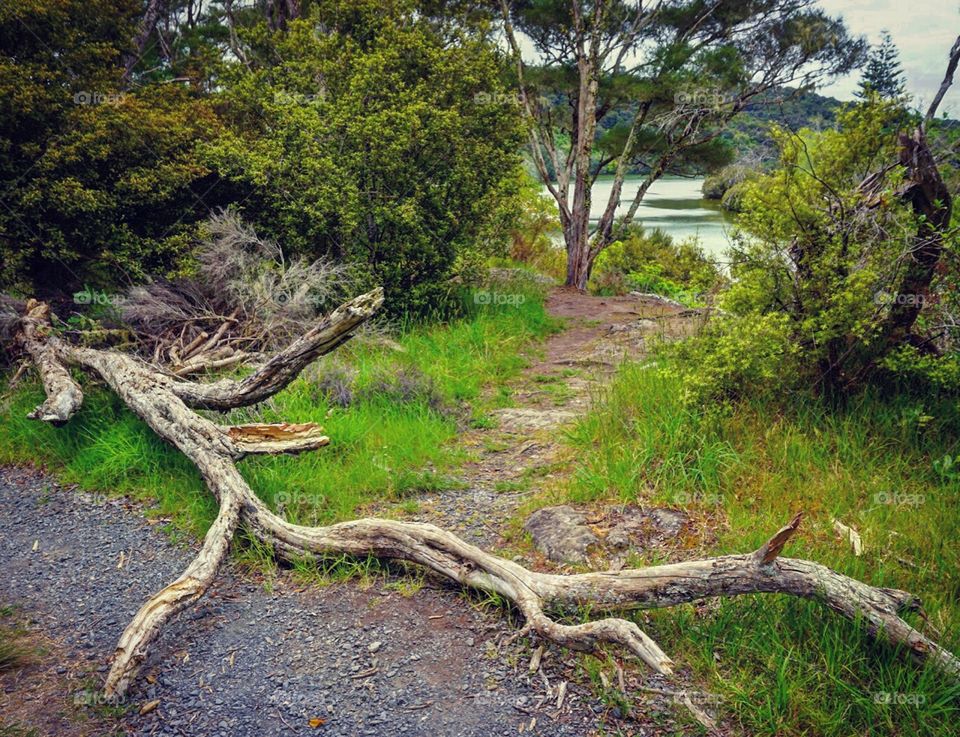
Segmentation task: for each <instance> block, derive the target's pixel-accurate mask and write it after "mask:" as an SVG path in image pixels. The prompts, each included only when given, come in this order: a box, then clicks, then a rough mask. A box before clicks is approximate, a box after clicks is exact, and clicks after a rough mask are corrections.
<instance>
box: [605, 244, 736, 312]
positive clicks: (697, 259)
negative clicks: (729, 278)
mask: <svg viewBox="0 0 960 737" xmlns="http://www.w3.org/2000/svg"><path fill="white" fill-rule="evenodd" d="M591 279H592V280H591V284H590V288H591V291H593V292H594V293H595V294H602V295H611V294H623V293H625V292H627V291H631V290H636V291H641V292H653V293H656V294H660V295H663V296H665V297H670V298H672V299H679V300H681V301H684V302H689V303H691V304H692V303H699V302H700V301H701V300H702V298H703V296H704V295H705V294H706V293H708V292H711V291H715V290H716V289H718V288H719V287H720V286H721V285H722V284H723V283H724V282H725V278H724V276H723V274H722V272H721V271H720V268H719V266H718V265H717V264H716V263H715V262H714V261H712V260H711V259H709V258H708V257H707V256H706V255H704V253H703V251H702V250H700V248H699V247H697V245H696V244H695V243H692V242H689V241H683V242H680V243H676V242H674V240H673V238H671V237H670V236H669V235H667V234H666V233H664V232H663V231H662V230H659V229H656V230H653V231H650V232H645V231H644V230H643V229H642V228H639V227H635V228H632V229H631V231H630V234H629V235H628V237H627V238H626V239H624V240H622V241H617V242H615V243H613V244H612V245H610V246H609V247H608V248H606V249H604V250H603V251H602V252H601V253H600V255H599V256H598V257H597V260H596V262H595V264H594V267H593V274H592V277H591Z"/></svg>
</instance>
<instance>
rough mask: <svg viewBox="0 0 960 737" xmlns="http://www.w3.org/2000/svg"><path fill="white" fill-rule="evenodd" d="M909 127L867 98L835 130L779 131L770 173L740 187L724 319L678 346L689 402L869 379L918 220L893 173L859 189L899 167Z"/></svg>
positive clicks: (828, 390) (899, 113) (839, 386)
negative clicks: (693, 369)
mask: <svg viewBox="0 0 960 737" xmlns="http://www.w3.org/2000/svg"><path fill="white" fill-rule="evenodd" d="M906 121H907V116H906V113H905V112H904V110H903V108H902V107H900V105H899V104H898V103H896V102H889V101H883V100H879V99H877V98H876V97H874V98H872V99H871V100H869V101H868V102H866V103H863V104H859V105H857V106H854V107H852V108H850V109H848V110H846V111H844V112H843V113H842V114H841V115H840V128H839V130H830V131H824V132H820V133H815V132H813V131H808V130H804V131H800V132H799V133H798V134H790V133H787V132H785V131H780V132H778V133H777V139H778V143H779V145H780V146H781V151H782V153H781V163H780V166H779V168H778V169H776V170H775V171H773V172H772V173H770V174H768V175H764V176H762V177H759V178H757V179H755V180H753V181H750V182H748V183H747V184H746V185H744V186H745V188H746V191H745V193H744V194H743V212H742V214H741V215H740V218H739V224H740V226H741V228H742V231H741V233H740V234H739V236H738V237H737V239H736V244H735V247H734V249H733V252H732V256H733V263H732V266H731V275H732V277H733V284H732V286H731V288H730V289H729V291H728V292H726V293H725V294H724V295H723V297H722V300H721V306H722V307H723V308H724V309H725V310H726V311H727V315H726V316H725V317H723V318H721V319H719V320H717V321H716V324H715V325H713V326H712V327H711V329H710V330H709V331H708V333H707V335H705V336H704V339H703V341H702V342H701V344H700V345H699V346H691V347H688V348H686V349H684V350H687V351H688V352H689V356H690V357H691V359H692V358H693V357H694V356H695V357H696V361H697V365H698V366H699V367H700V368H701V369H702V370H701V371H700V372H699V375H697V376H694V375H692V374H691V376H690V379H689V381H690V385H689V387H688V389H689V396H690V398H691V399H697V400H698V401H707V402H709V401H712V400H715V399H718V398H731V397H734V396H737V395H749V394H751V393H753V392H756V391H760V390H763V389H770V388H776V389H800V388H805V389H806V390H810V389H814V390H816V391H817V392H819V393H825V394H831V395H835V393H836V392H837V391H843V390H844V388H847V389H849V388H853V387H854V386H856V385H858V384H862V383H863V381H865V380H866V378H867V376H868V372H870V371H871V370H872V368H873V367H874V364H875V360H876V358H875V357H876V353H877V351H880V352H881V354H882V353H885V351H886V347H885V346H886V344H885V342H884V340H883V336H882V335H881V331H880V328H881V325H882V324H883V320H884V319H885V317H886V316H887V314H888V313H889V311H890V309H891V307H892V305H891V301H893V300H899V299H905V298H909V297H910V295H899V296H896V297H891V296H890V294H891V292H892V291H894V292H895V286H894V285H895V282H896V279H897V275H898V273H899V269H900V264H901V263H902V257H903V254H904V253H905V251H906V250H907V249H909V248H910V247H911V244H912V237H913V235H914V234H915V232H916V223H915V220H914V216H913V215H912V213H911V212H910V211H909V210H908V209H907V208H906V207H905V206H904V205H903V204H902V203H901V202H900V201H899V199H898V198H897V196H896V192H895V190H896V187H897V186H898V184H899V179H900V178H901V177H902V169H901V170H894V171H892V172H891V173H890V174H889V175H888V177H887V178H886V180H884V181H883V184H884V188H883V190H882V191H879V192H871V193H865V192H864V191H863V190H862V189H861V188H860V184H861V182H862V181H863V180H864V179H865V178H866V177H867V176H868V175H870V174H872V173H874V172H876V171H878V170H880V169H881V168H883V167H884V166H886V165H887V164H888V163H889V162H891V161H896V133H897V131H898V130H899V129H901V128H902V126H903V125H904V124H905V122H906ZM868 198H869V199H868ZM914 298H916V299H921V298H922V297H914ZM739 341H742V344H741V345H738V342H739ZM760 362H769V364H770V366H769V368H766V369H765V368H763V367H762V366H761V365H759V363H760Z"/></svg>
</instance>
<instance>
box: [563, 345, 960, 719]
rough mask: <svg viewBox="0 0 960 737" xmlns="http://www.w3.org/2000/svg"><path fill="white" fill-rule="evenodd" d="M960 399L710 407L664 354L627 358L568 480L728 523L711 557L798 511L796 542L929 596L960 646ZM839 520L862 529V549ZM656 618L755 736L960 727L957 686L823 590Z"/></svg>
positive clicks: (838, 563)
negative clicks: (956, 426)
mask: <svg viewBox="0 0 960 737" xmlns="http://www.w3.org/2000/svg"><path fill="white" fill-rule="evenodd" d="M674 368H675V367H674ZM928 404H930V403H929V402H928ZM953 412H956V408H955V407H950V406H948V405H941V406H938V407H937V409H929V408H923V409H918V407H917V405H916V403H915V402H914V401H912V400H909V399H906V398H896V397H893V398H891V397H885V398H882V399H881V398H880V397H877V396H875V395H869V394H868V395H864V396H861V397H859V398H856V399H854V400H853V401H851V403H850V404H849V405H848V406H847V407H845V408H843V409H841V410H830V411H827V410H826V409H825V408H824V407H822V406H821V405H819V404H818V403H817V402H815V401H812V400H810V401H800V400H797V401H787V400H785V402H784V404H780V405H773V404H771V403H770V401H769V400H766V401H761V400H759V399H758V400H756V401H754V402H746V403H743V404H741V405H738V406H737V407H736V408H734V409H732V410H728V411H716V412H707V413H702V412H697V411H694V410H691V409H688V408H686V407H684V405H683V404H682V403H681V401H680V379H679V378H678V372H677V371H675V370H671V366H670V365H669V364H666V365H662V366H661V367H659V368H657V367H647V368H644V367H640V366H628V367H625V368H624V369H623V370H622V371H621V372H620V374H619V375H618V377H617V379H616V380H615V381H614V383H613V384H612V385H611V386H610V387H609V390H608V391H607V392H606V393H605V394H604V395H603V396H602V397H601V398H600V399H599V402H598V404H597V406H596V408H595V409H594V411H592V412H591V413H590V414H589V415H588V416H587V417H585V418H584V419H583V420H582V421H581V422H580V423H579V424H578V426H577V427H576V428H575V430H574V431H573V432H572V435H571V442H572V443H573V445H574V446H575V447H576V449H577V451H578V467H579V471H578V472H577V473H576V474H575V476H574V477H573V478H572V479H571V480H570V484H569V488H568V489H567V494H568V496H569V498H570V499H572V500H574V501H579V502H589V501H594V500H601V499H605V500H617V501H643V502H647V503H655V504H664V505H671V506H674V507H680V508H685V509H687V510H688V511H691V512H694V513H695V516H698V517H700V518H701V519H708V520H716V519H721V520H724V521H725V522H726V524H719V525H716V529H713V530H709V531H707V532H708V533H709V534H708V536H707V539H711V538H712V539H713V541H714V542H713V543H712V545H711V548H712V550H711V552H713V553H717V554H720V553H732V552H743V551H749V550H752V549H755V548H757V547H759V546H760V545H761V544H762V543H763V541H764V540H765V539H766V538H767V537H769V535H770V534H772V532H773V531H775V530H777V529H778V528H779V527H780V526H781V525H782V524H784V523H785V522H786V521H787V520H789V519H790V517H791V516H792V515H793V514H794V513H796V512H797V511H801V510H802V511H804V512H805V513H806V515H807V517H806V521H805V522H804V524H803V526H802V527H801V534H800V535H799V536H797V538H795V540H794V541H792V542H791V543H790V544H789V545H788V548H787V550H786V553H785V554H786V555H791V556H795V557H804V558H810V559H813V560H816V561H819V562H821V563H824V564H826V565H828V566H830V567H832V568H834V569H836V570H838V571H841V572H842V573H845V574H847V575H850V576H854V577H857V578H860V579H863V580H865V581H867V582H869V583H871V584H872V585H875V586H889V587H895V588H900V589H906V590H908V591H911V592H913V593H915V594H917V595H920V596H921V597H922V598H923V600H924V604H925V609H926V612H927V615H928V617H929V624H930V629H929V632H930V633H931V635H932V636H933V637H934V638H935V639H939V641H940V642H941V643H942V644H943V645H944V646H946V647H948V648H950V649H952V650H953V651H954V652H957V651H960V576H958V575H957V571H958V566H960V546H958V545H957V543H956V541H957V540H958V539H960V505H958V502H960V474H957V473H956V471H955V469H954V468H953V466H952V465H951V463H950V462H949V461H945V460H944V459H951V458H952V457H953V456H954V454H955V453H956V445H957V438H956V437H955V436H953V435H952V434H951V433H949V432H947V431H946V430H945V429H944V428H946V427H948V426H950V424H951V422H952V420H953V419H955V418H953V417H949V418H947V417H944V416H943V415H944V414H949V413H953ZM928 413H929V414H928ZM941 419H943V420H948V419H949V420H950V421H951V422H947V421H943V422H941ZM700 513H703V514H700ZM832 519H838V520H840V521H842V522H843V523H844V524H847V525H850V526H853V527H855V528H856V529H857V530H858V531H859V532H860V534H861V535H862V537H863V541H864V545H865V552H864V554H863V556H862V557H855V556H854V555H853V553H852V551H851V548H850V545H849V543H848V542H847V541H844V540H842V539H840V538H839V537H838V536H837V534H836V533H835V532H834V530H833V528H832ZM652 621H653V627H651V629H653V630H654V631H655V632H656V635H657V636H658V637H659V638H660V640H661V641H662V642H661V644H663V645H664V646H665V648H666V649H667V651H668V652H671V651H673V652H676V653H678V654H679V655H680V656H681V657H682V659H683V661H684V662H690V663H692V664H693V666H694V667H695V670H696V671H697V672H698V674H699V675H700V676H701V677H702V678H703V679H705V680H706V681H707V682H708V683H709V687H710V688H711V689H712V690H713V691H715V692H717V693H719V694H720V695H721V699H722V701H721V705H722V708H723V709H724V711H726V713H727V715H728V716H730V717H731V718H733V719H734V720H736V721H739V722H740V723H741V724H742V725H743V727H745V728H746V729H748V730H750V731H751V732H753V733H755V734H760V735H831V736H832V735H836V737H846V736H847V735H853V734H864V735H865V734H884V735H892V734H911V735H948V734H949V735H953V734H957V725H958V724H960V686H958V685H957V684H956V683H953V682H950V681H949V680H947V679H945V678H943V677H941V676H940V675H938V674H937V673H935V672H934V671H932V670H925V669H921V668H919V667H917V666H916V665H915V664H914V663H912V662H909V661H905V660H904V659H903V658H902V657H900V656H898V654H897V653H895V652H894V651H893V648H892V647H890V646H888V645H886V644H883V643H875V642H872V641H871V640H870V639H869V638H868V637H867V635H866V634H865V633H864V632H863V630H862V628H860V627H859V626H858V625H856V624H854V623H850V622H847V621H845V620H841V619H840V618H838V617H837V616H835V615H833V614H832V613H831V612H829V611H826V610H825V609H824V608H823V607H821V606H819V605H817V604H815V603H812V602H803V601H799V600H796V599H793V598H792V597H780V596H767V597H759V596H758V597H751V598H746V599H736V600H729V601H723V602H720V603H719V604H717V605H716V606H711V607H706V608H704V607H693V606H687V607H680V608H677V609H675V610H669V611H662V612H656V613H654V614H653V615H652ZM914 624H915V626H921V627H922V626H924V625H923V623H922V622H920V621H919V620H918V621H916V622H915V623H914ZM645 626H647V627H650V625H649V624H647V625H645Z"/></svg>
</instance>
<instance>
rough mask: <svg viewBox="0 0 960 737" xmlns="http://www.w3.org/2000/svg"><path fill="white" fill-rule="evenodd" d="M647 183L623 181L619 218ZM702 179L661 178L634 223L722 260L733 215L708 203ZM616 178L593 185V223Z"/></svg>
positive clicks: (638, 179) (631, 178)
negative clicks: (693, 241)
mask: <svg viewBox="0 0 960 737" xmlns="http://www.w3.org/2000/svg"><path fill="white" fill-rule="evenodd" d="M643 181H644V177H643V176H639V175H638V176H628V177H626V179H624V182H623V190H622V193H621V198H620V206H619V207H618V208H617V214H618V215H619V214H622V213H624V212H626V210H627V209H628V208H629V207H630V202H631V200H632V199H633V195H634V194H636V191H637V188H638V187H639V186H640V184H641V183H642V182H643ZM702 185H703V177H695V178H689V177H675V176H674V177H662V178H660V179H658V180H657V181H656V182H654V183H653V185H652V186H651V187H650V189H649V191H648V192H647V194H646V196H645V197H644V198H643V201H642V202H641V203H640V207H639V209H638V210H637V216H636V218H635V220H634V222H636V223H640V224H642V225H643V226H644V227H646V228H651V229H652V228H660V229H661V230H662V231H664V232H665V233H668V234H669V235H671V236H673V237H674V239H676V240H682V239H684V238H696V239H697V240H698V241H699V244H700V247H701V248H702V249H703V250H704V252H705V253H706V254H708V255H710V256H714V257H722V256H723V255H724V252H725V251H726V250H727V249H728V248H729V247H730V241H729V238H728V235H727V234H728V231H729V229H730V227H731V225H732V224H733V219H732V218H731V217H730V215H729V214H728V213H727V212H726V211H724V210H723V209H722V208H721V207H720V203H719V201H717V200H705V199H704V198H703V195H702V194H701V192H700V187H701V186H702ZM612 187H613V177H598V178H597V181H596V183H595V184H594V185H593V197H592V200H591V206H590V219H591V220H597V219H599V218H600V215H601V214H602V213H603V210H604V208H605V207H606V206H607V199H608V198H609V196H610V190H611V189H612ZM544 192H546V189H544Z"/></svg>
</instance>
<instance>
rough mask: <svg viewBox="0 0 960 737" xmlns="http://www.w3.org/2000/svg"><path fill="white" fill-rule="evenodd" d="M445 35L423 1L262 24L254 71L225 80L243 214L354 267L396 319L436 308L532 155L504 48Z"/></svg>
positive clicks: (234, 72)
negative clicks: (507, 78) (501, 58)
mask: <svg viewBox="0 0 960 737" xmlns="http://www.w3.org/2000/svg"><path fill="white" fill-rule="evenodd" d="M447 32H450V33H454V32H453V31H450V30H449V29H444V32H443V33H441V32H440V31H439V30H438V28H437V25H436V23H435V22H433V20H431V19H428V18H425V17H422V16H421V15H419V14H418V13H417V11H416V6H415V5H414V4H413V3H411V2H403V1H401V2H391V3H386V4H384V3H383V2H375V1H374V0H365V1H364V2H351V3H345V2H327V3H319V4H318V5H317V6H315V7H314V10H313V12H312V14H311V16H310V17H309V18H304V19H298V20H293V21H290V22H289V23H288V24H287V29H286V31H284V32H275V33H271V32H269V31H267V30H266V29H265V28H264V27H263V26H258V27H256V28H255V29H252V30H251V31H250V32H249V33H247V34H246V35H245V37H244V41H245V44H246V49H245V51H244V55H245V57H246V58H247V60H248V63H246V64H244V63H235V64H233V65H232V66H230V67H229V68H228V69H227V70H226V71H225V73H224V75H223V77H222V79H221V84H222V87H223V92H222V94H221V95H219V103H218V104H219V106H220V108H221V109H222V111H223V116H224V119H225V121H226V123H227V126H228V130H227V133H226V134H225V135H224V136H223V137H222V138H220V140H218V141H217V142H216V143H215V144H213V145H211V146H209V147H208V148H207V149H206V152H205V155H204V161H205V162H206V163H207V164H208V165H209V166H211V167H212V168H214V169H215V170H217V171H218V172H220V174H221V175H222V176H223V177H224V179H225V180H226V181H227V182H228V183H229V186H230V187H232V188H233V192H232V195H231V197H232V199H233V200H235V201H236V202H237V205H238V207H239V209H240V211H241V213H242V214H243V216H244V219H245V220H247V221H248V222H252V223H254V224H256V226H257V227H258V230H260V231H261V232H263V234H264V235H266V236H268V237H271V238H273V239H275V240H276V241H277V242H279V243H280V244H282V245H283V246H284V247H285V248H287V249H290V250H291V252H293V253H302V254H306V255H309V256H312V257H318V256H330V257H333V258H335V259H337V260H345V261H348V262H350V263H352V264H355V265H356V266H357V268H358V269H359V270H360V271H361V272H362V273H364V274H366V275H367V277H368V278H369V280H371V281H376V282H380V283H383V284H384V286H385V288H386V290H387V304H388V305H390V306H391V308H392V309H394V310H398V311H407V310H414V311H427V310H430V309H433V308H435V307H437V306H438V300H441V299H443V297H444V295H445V294H446V293H447V292H448V291H449V285H448V284H445V282H446V281H447V280H448V279H449V278H450V276H451V275H452V270H453V268H454V265H455V264H456V262H457V259H458V256H459V255H461V254H462V253H463V252H464V251H466V250H469V249H471V248H472V247H473V244H474V242H475V241H476V239H477V238H478V237H479V236H481V235H482V234H483V233H484V232H485V225H486V223H487V222H488V220H489V218H490V215H491V213H494V212H496V210H497V207H498V202H499V200H500V199H502V198H503V197H507V196H510V192H509V191H506V190H505V188H504V184H505V181H507V180H509V179H510V178H511V173H512V172H513V171H514V170H515V168H516V166H517V165H518V164H519V161H520V158H519V154H518V153H517V152H518V149H519V146H520V143H521V138H520V131H521V128H520V118H519V115H518V114H517V111H516V109H515V107H514V106H513V105H511V103H510V100H509V97H508V95H506V94H504V91H503V88H502V87H500V86H499V85H498V82H497V80H498V72H499V65H498V60H497V58H496V55H495V54H494V52H493V49H492V47H491V45H490V44H489V43H488V42H487V41H486V39H485V38H483V37H481V36H478V35H476V34H471V33H469V32H466V31H459V32H456V36H457V42H456V43H449V42H448V37H447ZM241 36H242V37H243V36H244V34H241ZM508 189H509V188H508Z"/></svg>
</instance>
